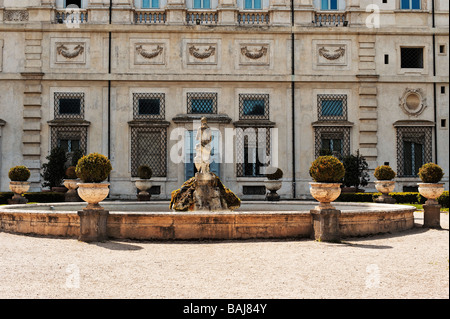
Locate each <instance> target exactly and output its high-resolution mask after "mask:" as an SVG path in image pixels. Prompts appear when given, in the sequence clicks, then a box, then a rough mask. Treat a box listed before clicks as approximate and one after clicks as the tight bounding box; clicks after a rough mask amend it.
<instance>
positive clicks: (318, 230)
mask: <svg viewBox="0 0 450 319" xmlns="http://www.w3.org/2000/svg"><path fill="white" fill-rule="evenodd" d="M309 185H310V186H311V187H310V189H309V191H310V193H311V195H312V196H313V197H314V198H315V199H316V200H317V201H318V202H319V205H318V206H316V207H315V208H314V209H311V210H310V213H311V216H312V220H313V232H312V238H313V239H315V240H317V241H327V242H339V241H340V238H341V235H340V230H339V216H340V215H341V211H340V210H337V209H336V208H335V207H334V206H333V205H331V202H333V201H334V200H336V199H337V198H338V197H339V195H340V194H341V184H340V183H317V182H311V183H309Z"/></svg>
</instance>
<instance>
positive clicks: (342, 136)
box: [314, 126, 350, 159]
mask: <svg viewBox="0 0 450 319" xmlns="http://www.w3.org/2000/svg"><path fill="white" fill-rule="evenodd" d="M314 133H315V134H314V135H315V157H319V156H321V155H334V156H336V157H337V158H339V159H342V157H343V156H346V155H350V127H342V126H319V127H315V128H314Z"/></svg>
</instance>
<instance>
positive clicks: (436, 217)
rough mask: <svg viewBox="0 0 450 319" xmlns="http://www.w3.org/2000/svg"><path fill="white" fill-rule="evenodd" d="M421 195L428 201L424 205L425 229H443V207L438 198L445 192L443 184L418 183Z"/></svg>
mask: <svg viewBox="0 0 450 319" xmlns="http://www.w3.org/2000/svg"><path fill="white" fill-rule="evenodd" d="M417 185H418V186H419V193H420V195H422V196H423V197H425V198H426V199H427V201H426V202H425V204H424V205H423V227H426V228H435V229H441V205H439V203H438V201H437V198H438V197H439V196H441V195H442V193H443V192H444V184H441V183H417Z"/></svg>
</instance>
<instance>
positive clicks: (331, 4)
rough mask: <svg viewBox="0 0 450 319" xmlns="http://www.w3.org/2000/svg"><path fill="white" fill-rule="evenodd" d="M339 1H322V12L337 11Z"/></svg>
mask: <svg viewBox="0 0 450 319" xmlns="http://www.w3.org/2000/svg"><path fill="white" fill-rule="evenodd" d="M337 2H338V0H322V6H321V9H322V10H337V8H338V3H337Z"/></svg>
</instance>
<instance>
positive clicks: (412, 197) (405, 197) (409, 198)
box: [336, 191, 449, 208]
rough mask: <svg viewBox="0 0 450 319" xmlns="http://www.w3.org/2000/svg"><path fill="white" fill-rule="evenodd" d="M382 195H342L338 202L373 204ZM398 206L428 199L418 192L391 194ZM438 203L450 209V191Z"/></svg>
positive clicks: (422, 202) (421, 202)
mask: <svg viewBox="0 0 450 319" xmlns="http://www.w3.org/2000/svg"><path fill="white" fill-rule="evenodd" d="M380 195H381V193H341V195H340V196H339V198H338V199H337V200H336V201H337V202H373V201H374V199H375V198H377V197H378V196H380ZM389 195H391V196H392V198H394V199H395V201H396V202H397V203H398V204H424V203H425V201H426V198H424V197H423V196H422V195H420V194H419V193H416V192H402V193H390V194H389ZM438 202H439V204H440V205H442V207H444V208H448V207H449V194H448V191H444V193H443V194H442V195H441V196H439V198H438Z"/></svg>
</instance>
